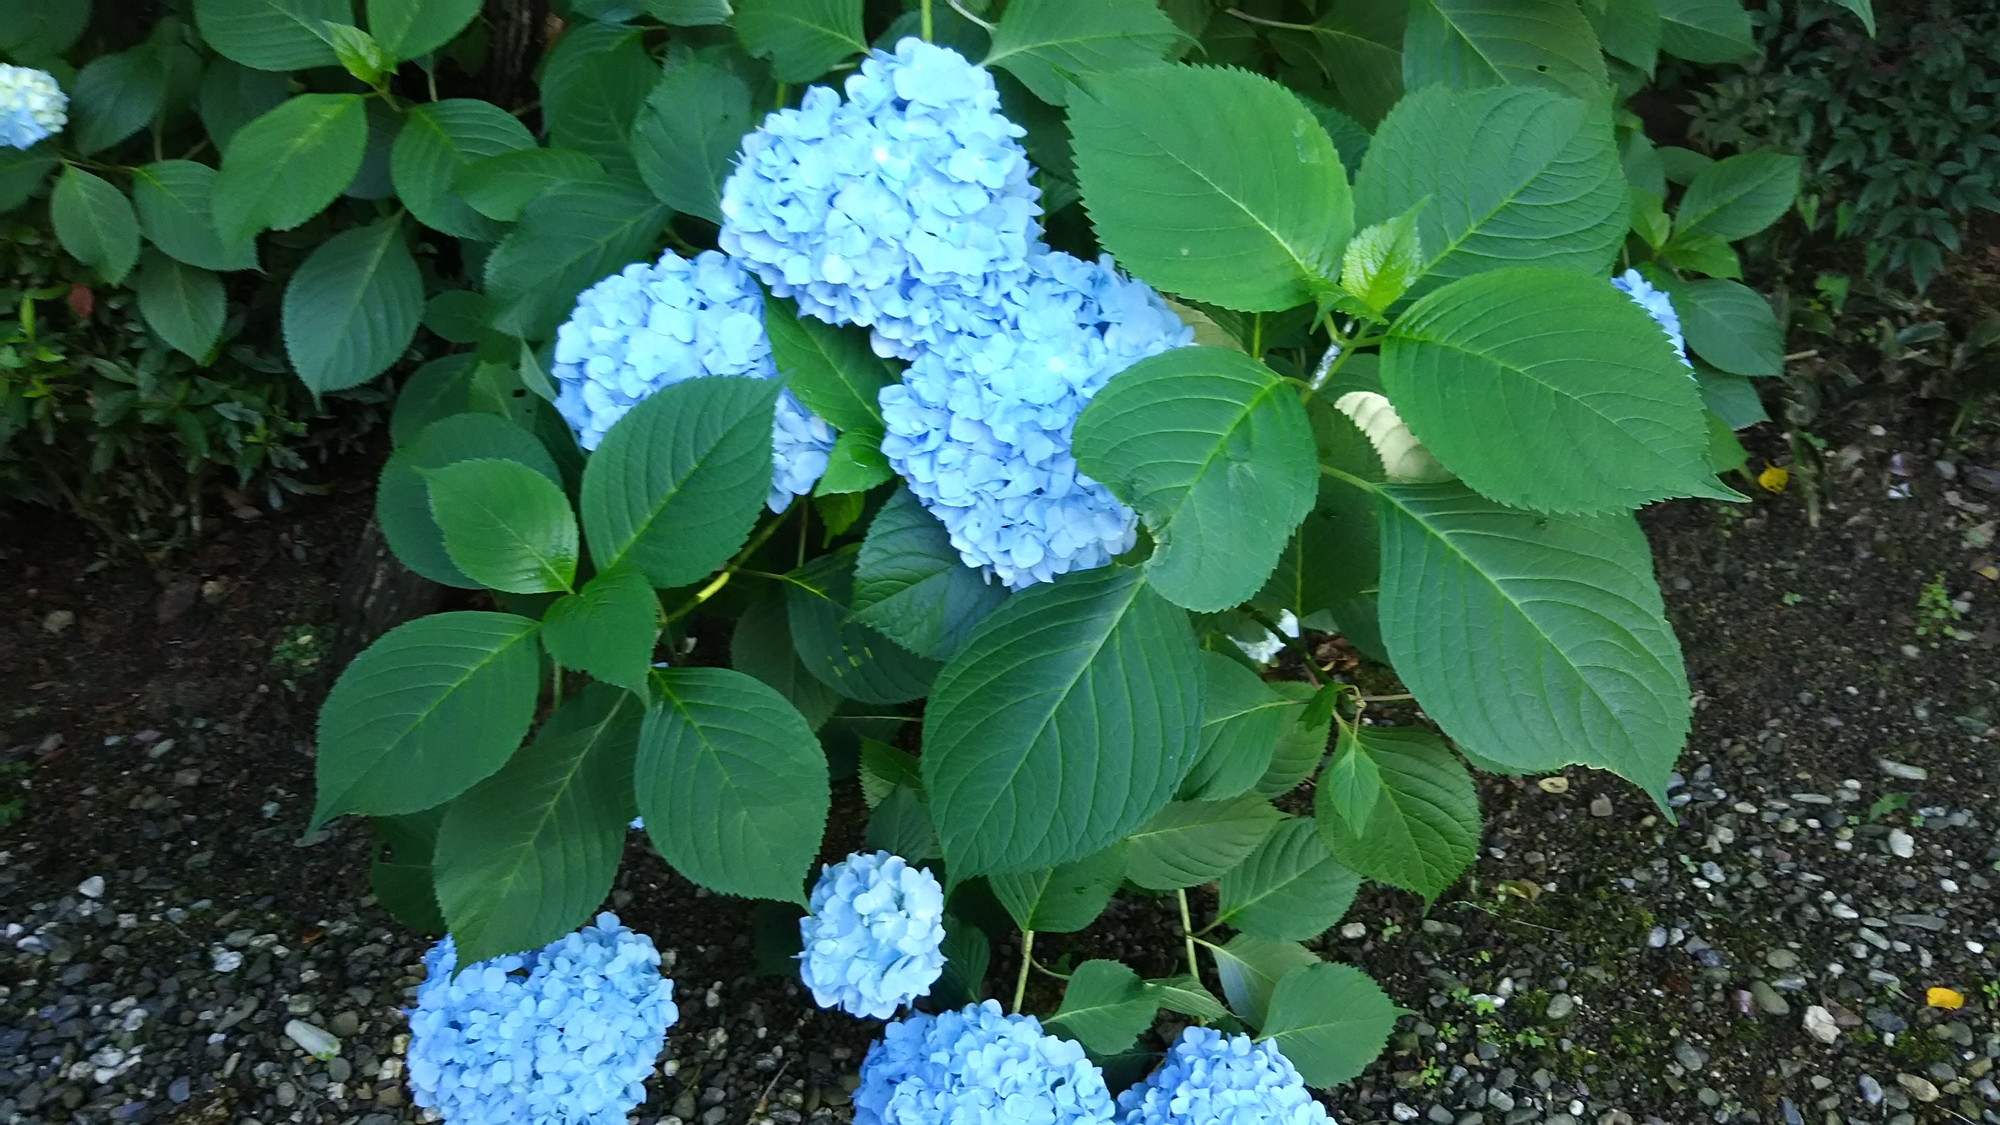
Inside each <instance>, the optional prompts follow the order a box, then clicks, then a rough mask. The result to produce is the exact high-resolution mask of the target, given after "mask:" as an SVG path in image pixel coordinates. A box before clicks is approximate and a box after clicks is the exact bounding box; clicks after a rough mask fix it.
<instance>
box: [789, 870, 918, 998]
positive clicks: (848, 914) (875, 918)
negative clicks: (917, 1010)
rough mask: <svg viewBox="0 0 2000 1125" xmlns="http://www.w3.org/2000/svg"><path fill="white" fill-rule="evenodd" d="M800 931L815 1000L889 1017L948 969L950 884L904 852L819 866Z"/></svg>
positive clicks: (802, 963)
mask: <svg viewBox="0 0 2000 1125" xmlns="http://www.w3.org/2000/svg"><path fill="white" fill-rule="evenodd" d="M799 937H800V939H801V943H802V945H803V948H802V950H801V951H800V953H799V977H800V979H801V980H803V981H804V982H805V986H806V987H807V988H809V989H811V990H812V994H813V1001H814V1002H815V1003H817V1004H818V1005H819V1006H820V1007H822V1008H839V1009H841V1010H843V1011H845V1012H847V1013H848V1014H849V1015H854V1016H862V1017H866V1018H869V1019H878V1020H880V1019H888V1018H889V1017H890V1016H893V1015H895V1014H896V1009H897V1008H900V1007H902V1006H903V1005H905V1004H908V1003H909V1002H910V1001H912V1000H915V999H916V998H918V997H919V996H924V995H926V994H928V993H929V992H930V989H931V985H932V984H934V983H936V981H937V979H938V977H939V976H940V975H942V974H943V972H944V954H943V953H942V952H940V951H939V948H938V947H939V946H940V945H941V944H942V943H943V942H944V888H943V887H940V886H939V885H938V881H937V878H936V877H935V876H933V875H932V874H931V873H930V872H929V871H926V870H924V869H923V868H921V867H911V866H910V865H909V864H907V863H905V862H904V861H903V859H902V857H901V856H895V855H891V854H889V853H888V852H875V853H874V854H872V855H870V854H867V853H856V854H854V855H850V856H848V857H847V858H846V859H844V860H842V861H841V862H839V863H834V864H829V865H827V866H826V867H824V868H822V869H821V872H820V878H819V882H818V884H816V885H815V886H814V887H813V892H812V898H811V912H810V913H808V914H807V915H806V916H805V917H803V918H801V919H799Z"/></svg>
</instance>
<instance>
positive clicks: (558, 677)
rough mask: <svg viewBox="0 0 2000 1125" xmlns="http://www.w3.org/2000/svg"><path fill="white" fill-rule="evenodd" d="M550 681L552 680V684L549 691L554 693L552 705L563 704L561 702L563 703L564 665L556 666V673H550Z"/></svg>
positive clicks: (551, 697) (551, 700) (551, 699)
mask: <svg viewBox="0 0 2000 1125" xmlns="http://www.w3.org/2000/svg"><path fill="white" fill-rule="evenodd" d="M550 680H551V683H550V684H549V690H550V691H551V692H552V693H553V694H552V695H551V696H550V702H552V703H561V702H562V665H560V664H557V665H556V666H555V671H554V672H552V673H550Z"/></svg>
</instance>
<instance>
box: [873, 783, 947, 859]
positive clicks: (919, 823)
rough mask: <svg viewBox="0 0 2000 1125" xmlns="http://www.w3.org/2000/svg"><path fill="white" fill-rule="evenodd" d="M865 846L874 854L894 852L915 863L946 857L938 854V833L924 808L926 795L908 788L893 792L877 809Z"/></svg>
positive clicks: (901, 787) (928, 811)
mask: <svg viewBox="0 0 2000 1125" xmlns="http://www.w3.org/2000/svg"><path fill="white" fill-rule="evenodd" d="M862 842H863V843H864V844H865V845H866V846H867V847H868V848H870V849H872V850H874V851H886V852H891V853H893V854H895V855H899V856H901V857H903V858H904V859H906V860H908V861H910V862H911V863H921V862H922V861H924V860H927V859H936V858H938V857H939V856H940V855H941V854H942V853H940V852H939V851H938V846H937V829H936V828H935V827H933V826H932V824H931V814H930V810H928V809H926V808H924V799H923V795H922V794H920V793H918V792H917V790H915V789H914V788H912V787H910V786H908V785H898V786H896V787H895V788H894V789H891V790H890V791H889V793H888V795H887V796H885V797H883V798H882V800H881V802H880V803H878V804H877V805H876V806H875V811H874V813H873V815H871V816H870V817H869V818H868V831H867V833H866V835H865V836H864V837H863V841H862Z"/></svg>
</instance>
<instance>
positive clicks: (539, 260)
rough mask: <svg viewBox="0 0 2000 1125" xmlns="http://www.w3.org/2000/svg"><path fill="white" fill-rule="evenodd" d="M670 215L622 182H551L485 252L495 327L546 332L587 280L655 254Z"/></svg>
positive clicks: (529, 334) (526, 334) (524, 334)
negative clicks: (490, 251)
mask: <svg viewBox="0 0 2000 1125" xmlns="http://www.w3.org/2000/svg"><path fill="white" fill-rule="evenodd" d="M667 215H668V211H667V209H666V208H665V207H662V206H660V205H659V204H658V203H657V202H655V201H654V199H653V198H652V197H651V196H650V195H641V194H640V193H638V192H635V191H633V190H631V189H629V188H626V187H623V186H620V185H618V184H614V183H593V182H577V183H557V184H555V185H553V186H551V187H550V188H548V190H546V191H544V192H542V193H541V194H540V195H538V196H536V197H535V198H534V199H533V200H532V201H530V202H529V203H528V205H527V207H526V208H525V209H524V210H523V211H522V212H521V223H520V225H519V226H517V227H515V228H514V229H513V230H512V231H510V232H509V233H508V235H507V237H506V238H505V239H503V240H502V241H501V243H500V245H499V246H498V247H496V248H494V251H493V254H492V256H491V257H489V258H487V259H486V292H487V295H488V296H489V297H491V298H492V299H493V307H494V312H493V327H494V328H495V329H498V330H499V331H501V332H505V333H508V334H509V335H513V336H519V337H521V338H523V339H542V338H544V337H546V336H548V335H549V334H550V333H551V332H553V331H554V329H555V326H556V325H558V324H561V323H562V322H563V320H564V319H565V318H566V317H568V316H569V313H570V309H571V308H572V307H573V306H574V305H575V303H576V295H577V294H578V293H581V292H583V290H584V289H585V288H586V287H587V286H590V285H593V284H595V283H596V282H597V280H598V279H599V278H602V277H605V276H606V275H608V274H611V273H614V272H616V271H617V270H618V269H619V268H621V267H623V266H624V265H625V264H626V263H628V262H632V261H636V260H638V259H639V258H642V257H650V256H651V255H650V251H651V249H652V247H653V240H654V239H655V238H657V237H659V233H660V228H661V227H662V226H665V225H666V221H667ZM765 444H767V445H768V444H769V440H768V435H766V442H765Z"/></svg>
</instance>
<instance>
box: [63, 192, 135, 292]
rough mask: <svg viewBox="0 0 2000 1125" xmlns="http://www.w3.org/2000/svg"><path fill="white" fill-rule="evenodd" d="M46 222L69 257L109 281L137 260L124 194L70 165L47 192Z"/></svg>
mask: <svg viewBox="0 0 2000 1125" xmlns="http://www.w3.org/2000/svg"><path fill="white" fill-rule="evenodd" d="M49 221H50V222H51V223H52V224H53V225H54V226H55V229H56V239H57V241H59V242H61V243H62V248H63V249H64V250H66V251H68V252H69V256H70V257H72V258H75V259H76V260H77V261H79V262H82V263H83V264H84V265H86V266H89V267H90V268H91V269H93V270H95V271H96V272H97V276H99V277H101V278H103V279H104V280H105V281H107V282H109V283H110V284H112V285H116V284H118V283H119V282H121V281H123V280H125V275H126V274H128V273H131V272H132V264H133V263H134V262H136V261H138V260H139V220H138V218H137V217H136V216H134V215H133V214H132V204H131V201H130V200H127V199H126V198H125V193H124V192H122V191H119V190H118V189H117V188H115V187H112V186H111V185H110V184H109V183H107V182H106V181H104V180H102V179H99V178H98V177H96V176H93V175H91V174H90V173H89V172H86V171H84V170H83V169H81V168H79V167H77V166H76V165H74V164H72V165H70V166H69V167H67V168H64V169H63V174H62V177H61V178H60V179H58V180H57V181H56V188H55V191H53V192H51V193H50V194H49Z"/></svg>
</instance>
